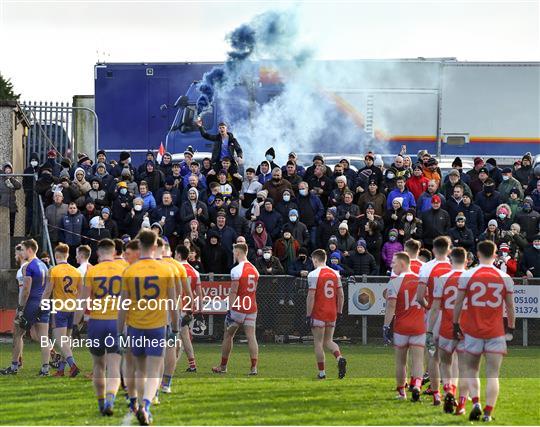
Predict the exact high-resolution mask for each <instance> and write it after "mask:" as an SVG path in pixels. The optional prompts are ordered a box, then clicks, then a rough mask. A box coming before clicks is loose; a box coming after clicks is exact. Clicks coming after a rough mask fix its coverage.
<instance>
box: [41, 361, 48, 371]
mask: <svg viewBox="0 0 540 427" xmlns="http://www.w3.org/2000/svg"><path fill="white" fill-rule="evenodd" d="M41 372H45V373H48V372H49V364H48V363H44V364H43V365H42V366H41Z"/></svg>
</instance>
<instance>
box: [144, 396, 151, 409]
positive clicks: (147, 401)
mask: <svg viewBox="0 0 540 427" xmlns="http://www.w3.org/2000/svg"><path fill="white" fill-rule="evenodd" d="M151 403H152V402H150V401H149V400H148V399H143V404H144V409H145V410H146V412H149V411H150V404H151Z"/></svg>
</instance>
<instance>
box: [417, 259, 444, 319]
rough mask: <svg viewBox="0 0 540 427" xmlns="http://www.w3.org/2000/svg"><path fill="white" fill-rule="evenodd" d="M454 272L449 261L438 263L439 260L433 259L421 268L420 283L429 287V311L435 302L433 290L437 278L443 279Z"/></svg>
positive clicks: (427, 291) (427, 290) (427, 295)
mask: <svg viewBox="0 0 540 427" xmlns="http://www.w3.org/2000/svg"><path fill="white" fill-rule="evenodd" d="M451 270H452V264H450V263H449V262H448V261H438V260H437V259H432V260H431V261H429V262H426V263H425V264H424V265H422V267H421V268H420V272H419V273H418V282H419V283H424V284H425V285H426V286H427V289H426V295H425V298H426V299H427V303H428V305H427V309H428V310H429V309H430V308H431V303H432V302H433V288H434V281H435V278H437V277H441V276H442V275H443V274H446V273H448V272H449V271H451Z"/></svg>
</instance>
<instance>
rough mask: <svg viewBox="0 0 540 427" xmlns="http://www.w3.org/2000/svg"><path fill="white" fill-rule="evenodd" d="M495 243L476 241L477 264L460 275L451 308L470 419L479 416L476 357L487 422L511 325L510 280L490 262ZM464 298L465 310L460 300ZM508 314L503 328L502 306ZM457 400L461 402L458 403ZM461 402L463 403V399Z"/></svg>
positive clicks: (511, 287) (512, 323) (478, 380)
mask: <svg viewBox="0 0 540 427" xmlns="http://www.w3.org/2000/svg"><path fill="white" fill-rule="evenodd" d="M496 254H497V246H496V245H495V243H493V242H491V241H488V240H486V241H483V242H479V243H478V245H477V255H478V260H479V261H480V264H479V265H478V266H477V267H475V268H472V269H470V270H467V271H465V272H463V273H462V274H461V277H460V278H459V281H458V294H457V298H456V305H455V308H454V318H453V322H454V335H455V337H456V338H462V339H463V350H464V354H463V356H464V360H465V365H466V367H467V372H465V373H464V374H461V372H460V375H463V376H465V377H466V378H469V394H470V396H471V398H472V401H473V409H472V410H471V413H470V414H469V419H470V420H471V421H475V420H479V419H480V417H481V416H482V410H481V406H480V400H479V396H480V378H479V371H480V358H481V357H482V354H483V355H484V357H485V360H486V377H487V386H486V406H485V407H484V414H483V417H482V420H483V421H491V413H492V411H493V408H494V407H495V403H496V402H497V397H498V395H499V370H500V368H501V363H502V359H503V355H504V354H506V341H507V340H511V339H512V335H513V331H514V326H515V312H514V298H513V292H514V282H513V281H512V279H511V278H510V276H508V275H507V274H506V273H504V272H502V271H501V270H499V269H498V268H496V267H495V266H494V265H493V261H494V260H495V257H496ZM465 298H466V299H467V309H466V310H463V301H464V300H465ZM505 305H506V312H507V316H508V330H507V331H506V334H505V329H504V320H503V316H504V306H505ZM460 403H461V402H460ZM463 403H465V402H463Z"/></svg>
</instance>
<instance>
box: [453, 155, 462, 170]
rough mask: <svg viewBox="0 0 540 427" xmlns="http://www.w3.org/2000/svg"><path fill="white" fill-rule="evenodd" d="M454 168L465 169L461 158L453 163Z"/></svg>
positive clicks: (457, 158)
mask: <svg viewBox="0 0 540 427" xmlns="http://www.w3.org/2000/svg"><path fill="white" fill-rule="evenodd" d="M452 166H455V167H460V168H462V167H463V162H462V161H461V158H460V157H456V158H455V159H454V161H453V162H452Z"/></svg>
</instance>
